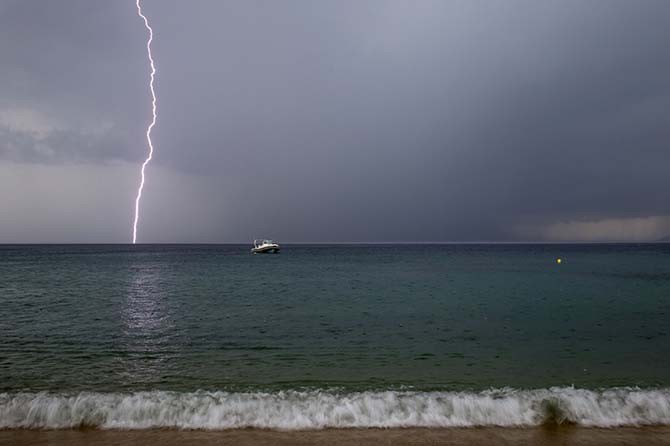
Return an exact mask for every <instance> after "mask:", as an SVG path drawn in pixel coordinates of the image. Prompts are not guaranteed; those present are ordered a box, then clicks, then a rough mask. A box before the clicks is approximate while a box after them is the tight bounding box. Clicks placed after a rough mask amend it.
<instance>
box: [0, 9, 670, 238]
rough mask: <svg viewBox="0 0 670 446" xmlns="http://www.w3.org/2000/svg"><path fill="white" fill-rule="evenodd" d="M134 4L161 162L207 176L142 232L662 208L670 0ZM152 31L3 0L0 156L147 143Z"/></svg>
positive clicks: (96, 153) (371, 229)
mask: <svg viewBox="0 0 670 446" xmlns="http://www.w3.org/2000/svg"><path fill="white" fill-rule="evenodd" d="M144 4H145V10H146V13H147V15H148V16H149V18H150V20H151V22H152V24H153V26H154V28H155V31H156V40H155V46H154V49H155V57H156V61H157V65H158V70H159V72H158V78H157V90H158V94H159V121H158V125H157V127H156V129H155V141H156V145H157V154H156V158H155V164H154V165H153V166H154V167H155V168H163V169H168V170H170V171H174V172H181V173H182V174H184V175H189V176H192V177H202V178H209V179H208V180H207V181H202V182H199V181H195V182H194V184H198V185H200V186H193V188H192V189H189V190H192V191H193V193H194V197H193V200H196V201H198V202H200V203H206V207H207V209H209V211H208V212H204V213H203V214H202V215H190V216H189V218H191V219H192V220H193V221H198V219H202V221H200V222H198V225H196V226H197V227H198V228H201V230H200V231H199V232H198V233H197V234H191V233H189V232H188V231H187V230H184V229H183V228H182V229H181V230H180V231H176V230H175V228H174V227H173V226H168V225H164V224H161V221H160V220H164V218H163V217H164V215H162V214H161V213H160V212H158V211H155V210H153V209H155V208H156V206H155V203H159V202H160V203H169V197H165V196H161V190H158V189H156V188H151V189H149V190H148V194H147V196H146V200H147V202H146V215H145V217H144V221H145V222H146V223H145V225H146V226H145V232H141V233H142V234H144V237H141V239H143V240H144V241H152V240H160V241H168V240H185V241H186V240H188V241H195V240H207V241H238V240H245V239H247V238H249V237H253V236H254V235H258V236H262V235H264V234H268V235H272V236H275V237H277V238H280V239H285V240H293V241H318V240H328V241H347V240H351V241H363V240H369V241H378V240H388V241H394V240H406V241H410V240H514V239H528V238H536V237H538V236H539V237H545V238H551V236H550V235H547V234H552V232H551V231H543V230H539V229H537V228H542V227H544V226H546V227H550V228H551V227H555V226H551V225H556V224H558V223H560V222H565V223H569V222H581V221H598V220H603V221H605V220H607V219H610V220H611V219H616V221H617V222H619V221H623V222H624V223H622V224H623V225H624V226H625V222H626V221H628V220H627V219H630V221H631V222H633V223H631V224H634V222H635V221H639V220H635V219H639V218H644V217H650V216H667V215H670V204H669V203H670V200H669V199H670V193H669V192H668V191H670V175H668V174H667V165H668V161H670V146H669V145H668V142H669V141H670V125H669V124H670V114H668V110H670V82H668V79H670V52H668V51H667V48H666V46H667V42H668V41H670V3H669V2H667V1H664V0H659V1H651V0H644V1H640V2H631V1H605V0H598V1H593V2H583V1H577V0H572V1H563V2H537V1H530V0H528V1H518V0H517V1H507V2H478V1H474V2H473V1H450V2H444V1H429V0H426V1H421V2H412V1H392V0H388V1H365V2H359V1H344V2H312V1H307V0H305V1H286V2H266V1H231V2H218V1H205V0H199V1H188V2H187V1H177V0H162V1H157V0H154V1H151V0H145V1H144ZM145 37H146V34H145V32H144V29H143V27H142V24H141V22H139V19H138V18H137V17H136V15H135V10H134V4H133V2H107V1H102V0H97V1H91V0H69V1H67V2H42V1H37V0H21V1H17V0H15V1H6V2H4V3H3V4H2V5H0V54H2V58H3V70H2V71H1V72H0V85H2V86H1V87H0V104H2V105H0V108H1V109H0V157H1V159H4V160H5V161H4V162H5V163H9V162H20V163H37V164H47V165H50V166H51V168H52V169H62V168H63V167H59V166H63V165H64V163H65V164H67V163H86V164H96V163H103V164H104V163H110V162H116V161H119V160H121V161H125V162H129V163H138V162H140V161H141V159H142V158H143V156H144V153H145V152H144V150H145V147H144V135H143V131H144V126H145V125H146V123H147V119H148V117H149V116H148V113H149V96H148V91H147V89H146V87H147V85H146V82H147V80H148V79H147V76H148V72H147V66H146V59H145V53H144V39H145ZM3 113H4V114H3ZM0 162H3V161H0ZM83 168H84V167H82V169H83ZM54 171H55V170H54ZM150 173H151V171H150ZM53 178H57V175H56V176H55V177H53ZM53 178H52V179H51V181H55V183H54V185H53V186H54V187H58V180H57V179H53ZM124 178H125V177H124ZM163 178H167V177H163ZM150 179H151V177H150ZM110 181H113V179H110ZM124 181H127V180H126V179H124ZM205 184H206V185H207V187H205V186H204V185H205ZM213 184H218V185H220V187H226V188H228V189H227V191H226V193H222V191H221V190H210V188H211V187H212V185H213ZM131 186H133V185H132V184H131V185H130V186H128V185H125V184H124V185H123V188H124V189H128V190H131V189H132V187H131ZM110 187H111V186H110ZM198 187H202V189H198ZM231 191H232V192H231ZM2 197H3V195H1V194H0V200H2ZM128 199H129V200H132V197H128ZM120 201H122V200H120ZM7 202H8V201H7ZM152 202H153V203H154V204H152ZM104 205H105V203H104V202H101V203H99V204H96V205H95V206H104ZM166 206H169V205H167V204H166ZM36 212H37V211H36ZM119 212H124V213H125V212H127V210H125V209H123V210H119ZM171 212H172V213H173V214H174V215H178V214H179V215H182V214H183V213H188V212H190V211H189V209H188V206H185V205H184V203H183V202H180V203H176V202H175V203H174V208H173V209H172V210H171ZM82 217H84V216H83V215H82ZM25 218H26V219H28V218H31V219H32V218H42V219H45V218H46V219H48V215H41V216H40V215H38V214H37V213H35V214H32V213H31V214H25ZM212 220H218V223H219V224H214V223H212ZM662 221H665V220H662ZM63 224H65V223H63ZM638 226H639V225H638ZM570 227H571V228H577V231H578V232H579V228H582V227H584V228H586V229H584V231H587V229H588V231H592V230H593V226H589V225H586V226H580V225H573V226H570ZM620 227H621V225H618V226H617V228H620ZM631 227H632V226H631ZM520 228H528V229H527V231H526V230H523V229H520ZM1 230H2V228H0V231H1ZM660 230H661V229H659V231H660ZM36 231H37V232H39V231H38V230H37V229H36ZM571 231H572V229H571ZM588 231H587V232H588ZM5 232H6V233H13V232H12V231H11V230H9V229H6V231H5ZM109 233H110V234H111V233H114V234H116V232H115V231H111V230H110V232H109ZM563 233H565V232H563ZM563 233H562V234H563ZM625 233H626V231H625V228H624V229H623V230H618V232H617V234H625ZM637 233H639V231H638V232H637ZM538 234H539V235H538ZM543 234H544V235H543ZM567 234H572V232H570V231H568V232H567ZM584 234H586V232H584ZM578 235H579V234H577V235H576V236H575V237H574V238H580V237H578ZM655 236H656V233H654V234H652V235H649V237H655ZM6 237H7V236H5V238H6ZM114 237H116V236H114ZM114 237H112V239H113V240H116V238H114ZM636 237H637V236H636ZM616 238H617V239H621V238H623V239H625V238H626V237H625V236H617V237H616ZM637 238H639V237H637ZM56 241H57V240H56Z"/></svg>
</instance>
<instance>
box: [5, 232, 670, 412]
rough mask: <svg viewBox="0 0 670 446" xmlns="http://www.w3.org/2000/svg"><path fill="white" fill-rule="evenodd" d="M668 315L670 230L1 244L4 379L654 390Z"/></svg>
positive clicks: (119, 387) (114, 386) (25, 388)
mask: <svg viewBox="0 0 670 446" xmlns="http://www.w3.org/2000/svg"><path fill="white" fill-rule="evenodd" d="M557 258H561V259H562V260H563V261H562V263H561V264H558V263H557V262H556V259H557ZM669 316H670V245H668V244H642V245H620V244H617V245H437V246H429V245H419V246H416V245H411V246H410V245H400V246H391V245H381V246H379V245H378V246H342V245H337V246H284V247H283V251H282V253H281V254H279V255H253V254H251V253H250V252H249V246H232V245H140V246H125V245H82V246H79V245H63V246H56V245H49V246H46V245H44V246H43V245H33V246H2V247H0V392H4V398H8V400H7V401H9V399H12V398H16V397H17V395H18V396H21V395H24V394H26V395H33V394H35V393H36V392H41V391H47V392H49V393H51V394H59V395H60V394H63V395H69V394H77V393H78V392H95V393H114V392H120V393H124V392H125V393H128V394H134V393H136V392H140V391H148V392H156V391H169V392H177V393H181V394H183V393H185V392H186V393H188V392H195V391H198V390H199V389H202V390H205V391H224V392H232V393H233V394H239V392H251V393H253V392H262V391H267V392H270V393H271V394H272V395H276V392H281V391H291V390H296V391H306V392H312V391H319V389H338V390H337V391H338V392H344V393H352V394H360V392H366V391H370V392H383V391H385V390H393V391H400V392H402V391H412V392H435V391H438V392H460V391H468V392H475V393H476V392H481V391H484V390H486V389H490V388H506V387H509V388H515V389H548V388H550V387H552V386H559V387H561V388H565V387H566V386H573V385H574V386H575V387H576V388H580V389H592V390H597V389H607V388H628V387H631V386H637V387H640V388H642V389H661V388H664V387H668V386H670V318H669ZM31 398H32V397H31ZM1 399H2V398H0V418H1V417H2V410H1V409H2V404H3V403H2V401H1ZM6 404H9V403H7V402H6ZM669 416H670V415H669ZM0 424H1V423H0ZM10 425H11V424H10Z"/></svg>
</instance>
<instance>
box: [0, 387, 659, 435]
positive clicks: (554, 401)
mask: <svg viewBox="0 0 670 446" xmlns="http://www.w3.org/2000/svg"><path fill="white" fill-rule="evenodd" d="M546 423H558V424H561V423H574V424H578V425H582V426H592V427H614V426H641V425H670V389H655V390H641V389H634V388H614V389H606V390H599V391H593V390H585V389H575V388H551V389H536V390H515V389H496V390H488V391H483V392H414V391H382V392H373V391H368V392H356V393H338V392H333V391H320V390H313V391H282V392H272V393H265V392H253V393H251V392H250V393H242V392H239V393H235V392H205V391H198V392H189V393H179V392H163V391H152V392H136V393H95V392H82V393H78V394H57V393H46V392H43V393H13V394H10V393H3V394H0V428H3V429H16V428H23V429H64V428H76V427H82V426H88V427H96V428H99V429H149V428H179V429H212V430H219V429H235V428H266V429H281V430H298V429H322V428H353V427H385V428H390V427H473V426H537V425H540V424H546Z"/></svg>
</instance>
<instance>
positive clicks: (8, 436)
mask: <svg viewBox="0 0 670 446" xmlns="http://www.w3.org/2000/svg"><path fill="white" fill-rule="evenodd" d="M89 444H95V445H101V446H108V445H138V446H140V445H147V446H151V445H157V446H172V445H175V446H176V445H180V446H181V445H210V444H211V445H236V446H237V445H239V446H245V445H263V446H265V445H267V446H270V445H272V446H275V445H277V446H283V445H297V446H306V445H338V446H342V445H352V446H353V445H356V446H368V445H370V446H372V445H384V446H391V445H398V446H406V445H407V446H409V445H417V446H419V445H421V446H424V445H447V446H450V445H454V446H455V445H474V446H479V445H482V446H484V445H539V446H559V445H560V446H567V445H570V446H573V445H574V446H582V445H583V446H612V445H645V446H654V445H670V427H645V428H616V429H590V428H580V427H573V426H568V427H557V428H556V427H549V428H527V429H516V428H472V429H326V430H321V431H297V432H296V431H292V432H279V431H271V430H259V429H241V430H229V431H182V430H143V431H113V430H105V431H101V430H53V431H32V430H5V431H0V445H16V446H23V445H72V446H78V445H89Z"/></svg>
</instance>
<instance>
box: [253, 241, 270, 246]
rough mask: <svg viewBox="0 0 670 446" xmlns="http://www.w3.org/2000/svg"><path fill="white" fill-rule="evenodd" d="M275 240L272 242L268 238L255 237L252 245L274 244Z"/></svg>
mask: <svg viewBox="0 0 670 446" xmlns="http://www.w3.org/2000/svg"><path fill="white" fill-rule="evenodd" d="M274 243H275V242H273V241H272V240H270V239H256V240H254V246H263V245H274Z"/></svg>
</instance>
